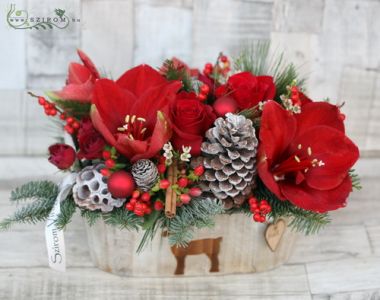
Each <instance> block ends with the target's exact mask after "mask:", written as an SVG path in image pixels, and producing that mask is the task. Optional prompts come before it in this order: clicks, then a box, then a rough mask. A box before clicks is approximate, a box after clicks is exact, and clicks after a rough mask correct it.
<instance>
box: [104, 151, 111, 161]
mask: <svg viewBox="0 0 380 300" xmlns="http://www.w3.org/2000/svg"><path fill="white" fill-rule="evenodd" d="M102 155H103V158H104V159H109V158H111V152H109V151H107V150H104V151H103V153H102Z"/></svg>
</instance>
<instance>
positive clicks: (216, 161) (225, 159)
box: [200, 113, 258, 208]
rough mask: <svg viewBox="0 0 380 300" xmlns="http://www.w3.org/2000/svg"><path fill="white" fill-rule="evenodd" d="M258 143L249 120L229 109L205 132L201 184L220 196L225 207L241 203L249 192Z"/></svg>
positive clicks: (208, 190) (252, 181) (207, 190)
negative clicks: (230, 111)
mask: <svg viewBox="0 0 380 300" xmlns="http://www.w3.org/2000/svg"><path fill="white" fill-rule="evenodd" d="M257 144H258V141H257V138H256V135H255V129H254V128H253V125H252V121H251V120H249V119H247V118H245V117H244V116H241V115H234V114H231V113H228V114H226V118H218V119H217V120H216V121H215V123H214V127H212V128H210V129H209V130H208V131H207V132H206V141H205V142H204V143H203V144H202V146H201V150H202V162H203V165H204V167H205V170H206V171H205V173H204V175H203V176H202V178H201V180H202V181H203V182H201V184H200V186H201V187H202V188H203V189H204V191H205V192H211V193H212V194H213V195H214V196H215V197H216V198H218V199H221V200H223V202H224V204H225V207H226V208H232V207H234V206H240V205H241V204H242V203H243V202H244V201H245V200H246V198H247V196H248V195H249V194H250V193H251V190H252V188H253V186H254V181H255V175H256V150H257V149H256V148H257Z"/></svg>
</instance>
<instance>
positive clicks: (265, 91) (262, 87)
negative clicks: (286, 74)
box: [216, 72, 276, 109]
mask: <svg viewBox="0 0 380 300" xmlns="http://www.w3.org/2000/svg"><path fill="white" fill-rule="evenodd" d="M225 93H228V94H231V96H232V97H233V98H234V99H235V100H236V102H237V104H238V106H239V109H246V108H251V107H254V106H255V105H257V104H258V103H259V102H260V101H266V100H272V99H273V98H274V96H275V94H276V86H275V84H274V82H273V77H271V76H255V75H253V74H252V73H250V72H241V73H237V74H235V75H232V76H231V77H230V78H229V79H228V81H227V84H226V85H222V86H220V87H219V88H218V89H217V91H216V94H217V96H218V97H221V96H223V95H224V94H225Z"/></svg>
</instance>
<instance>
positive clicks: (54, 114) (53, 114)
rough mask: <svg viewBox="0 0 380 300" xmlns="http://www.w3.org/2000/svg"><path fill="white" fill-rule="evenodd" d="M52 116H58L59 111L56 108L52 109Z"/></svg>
mask: <svg viewBox="0 0 380 300" xmlns="http://www.w3.org/2000/svg"><path fill="white" fill-rule="evenodd" d="M50 115H51V116H56V115H57V110H56V109H55V108H52V109H51V110H50Z"/></svg>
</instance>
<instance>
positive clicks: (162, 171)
mask: <svg viewBox="0 0 380 300" xmlns="http://www.w3.org/2000/svg"><path fill="white" fill-rule="evenodd" d="M157 170H158V173H160V174H164V173H165V171H166V166H165V164H159V165H158V166H157Z"/></svg>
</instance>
